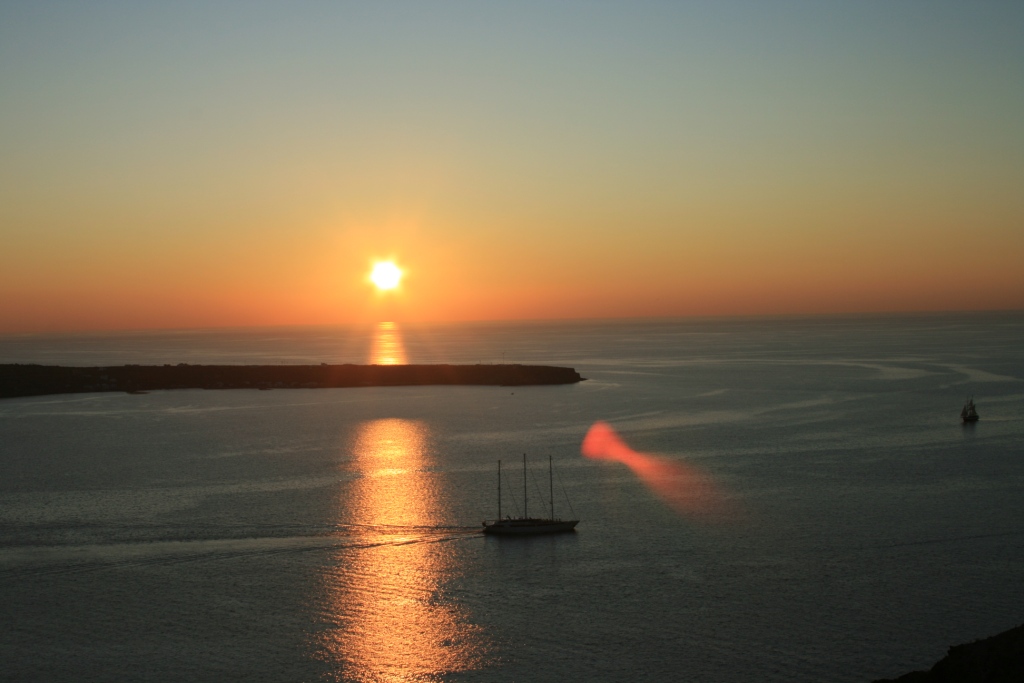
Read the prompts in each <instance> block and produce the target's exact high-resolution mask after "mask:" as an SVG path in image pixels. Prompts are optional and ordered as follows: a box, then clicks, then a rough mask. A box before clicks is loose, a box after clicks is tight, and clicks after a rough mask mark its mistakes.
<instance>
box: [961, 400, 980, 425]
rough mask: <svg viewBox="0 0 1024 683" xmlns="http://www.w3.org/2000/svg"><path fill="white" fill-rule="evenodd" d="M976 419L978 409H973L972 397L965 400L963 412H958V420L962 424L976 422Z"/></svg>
mask: <svg viewBox="0 0 1024 683" xmlns="http://www.w3.org/2000/svg"><path fill="white" fill-rule="evenodd" d="M978 418H979V416H978V409H977V408H975V407H974V397H973V396H971V397H970V398H968V399H967V403H964V407H963V410H961V411H960V419H962V420H963V421H964V422H977V421H978Z"/></svg>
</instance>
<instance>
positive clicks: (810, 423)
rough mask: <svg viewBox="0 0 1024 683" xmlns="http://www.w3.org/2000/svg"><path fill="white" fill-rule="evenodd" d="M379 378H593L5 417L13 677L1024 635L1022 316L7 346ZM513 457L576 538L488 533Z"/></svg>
mask: <svg viewBox="0 0 1024 683" xmlns="http://www.w3.org/2000/svg"><path fill="white" fill-rule="evenodd" d="M367 362H373V363H402V362H407V363H470V364H475V363H483V364H487V363H524V364H550V365H561V366H570V367H573V368H575V369H576V370H578V371H579V372H580V373H581V374H582V375H583V376H584V377H585V378H586V381H584V382H581V383H578V384H573V385H564V386H536V387H471V386H417V387H387V388H345V389H280V390H271V391H256V390H221V391H217V390H211V391H204V390H176V391H152V392H149V393H146V394H132V395H129V394H125V393H113V392H111V393H93V394H71V395H55V396H39V397H32V398H18V399H6V400H0V680H11V681H169V680H188V681H227V680H245V681H311V682H313V681H353V682H392V681H394V682H398V681H487V682H492V681H493V682H517V683H518V682H534V681H536V682H548V681H551V682H555V681H594V682H612V681H695V682H708V683H740V682H743V683H747V682H749V681H786V682H788V683H793V682H804V681H805V682H807V683H811V682H815V683H819V682H822V681H834V682H836V683H842V682H847V681H848V682H850V683H854V682H863V683H867V682H869V681H872V680H873V679H876V678H883V677H896V676H898V675H901V674H903V673H906V672H908V671H911V670H915V669H926V668H928V667H930V666H931V665H932V664H933V663H934V662H935V661H937V660H938V659H940V658H941V657H943V656H944V655H945V654H946V651H947V648H948V647H949V646H951V645H954V644H959V643H963V642H969V641H973V640H976V639H979V638H983V637H987V636H990V635H994V634H996V633H998V632H1001V631H1003V630H1006V629H1009V628H1011V627H1014V626H1016V625H1018V624H1020V623H1022V622H1024V313H1020V312H1004V313H971V314H919V315H890V316H844V317H806V318H733V319H726V318H719V319H671V320H620V321H615V320H612V321H565V322H551V321H547V322H529V323H523V322H516V323H461V324H447V325H440V324H438V325H425V324H419V325H413V324H402V323H381V324H378V325H367V326H363V327H309V328H297V327H290V328H268V329H234V330H199V331H150V332H135V333H103V334H100V333H94V334H65V335H47V336H44V335H14V336H11V335H8V336H5V337H0V363H40V364H62V365H81V366H105V365H124V364H130V363H137V364H164V363H171V364H177V363H192V364H278V363H281V364H300V363H301V364H311V363H312V364H317V363H367ZM971 396H973V397H974V400H975V402H976V404H977V407H978V411H979V413H980V415H981V419H980V421H979V422H977V423H976V424H973V425H971V424H968V425H965V424H962V422H961V420H960V410H961V407H962V406H963V405H964V402H965V400H966V399H967V398H968V397H971ZM596 422H604V423H607V424H608V425H609V426H610V427H611V428H612V429H614V430H615V432H616V433H617V434H618V435H619V437H620V438H621V439H622V440H623V442H625V443H626V444H627V445H628V446H629V447H630V448H631V449H633V450H635V451H637V452H639V453H642V454H645V455H646V456H648V457H651V458H655V459H657V460H658V461H659V462H665V461H669V462H672V463H675V464H677V465H679V466H684V467H685V468H687V471H689V472H697V473H699V474H700V477H701V481H703V482H705V483H706V484H707V485H708V486H713V487H714V491H715V494H716V496H717V499H718V500H720V501H725V502H726V503H727V505H719V506H717V507H716V509H715V510H713V511H712V510H700V509H694V508H693V507H691V508H689V509H681V508H679V507H678V506H673V505H670V504H669V503H668V502H667V501H666V499H665V498H664V497H663V496H662V495H660V494H659V491H658V490H656V489H654V488H649V487H648V485H647V483H649V482H646V483H645V481H644V480H643V479H641V478H638V476H637V474H636V472H635V471H634V470H631V469H630V468H628V467H626V466H625V465H623V464H622V463H620V462H616V461H612V460H594V459H591V458H587V457H584V456H583V455H581V448H580V446H581V442H582V440H583V438H584V436H585V435H586V434H587V432H588V429H590V427H591V426H592V425H593V424H594V423H596ZM524 455H525V462H526V465H525V469H524V465H523V462H524ZM549 458H550V460H551V463H552V471H553V475H552V477H551V478H550V479H549V469H548V462H549ZM499 460H500V461H501V462H502V482H503V484H502V486H503V488H502V505H503V514H506V515H512V516H516V515H519V514H522V513H523V506H524V505H528V506H529V514H531V515H535V514H544V515H547V514H550V511H551V509H552V508H553V510H554V514H555V516H557V517H563V518H573V519H579V520H580V521H579V525H578V526H577V530H576V532H575V533H570V534H559V535H551V536H541V537H531V538H500V537H492V536H485V535H483V534H482V533H480V531H481V522H482V521H483V520H484V519H488V518H493V517H495V516H496V515H497V514H498V513H497V504H498V501H497V497H498V483H497V468H498V461H499ZM680 485H683V483H682V482H681V483H680ZM524 489H525V492H524ZM524 493H525V500H524ZM552 493H553V498H554V499H553V500H552V498H551V495H552Z"/></svg>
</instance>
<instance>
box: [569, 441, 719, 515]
mask: <svg viewBox="0 0 1024 683" xmlns="http://www.w3.org/2000/svg"><path fill="white" fill-rule="evenodd" d="M580 452H582V453H583V455H584V456H586V457H588V458H593V459H595V460H612V461H615V462H619V463H622V464H623V465H625V466H626V467H628V468H629V469H631V470H632V471H633V474H635V475H636V476H637V478H638V479H639V480H640V481H641V482H643V484H644V485H645V486H647V488H649V489H650V490H651V491H652V492H653V493H654V494H655V495H656V496H658V497H659V498H660V499H661V500H662V501H664V502H665V504H666V505H668V506H669V507H670V508H672V509H673V510H675V511H676V512H678V513H680V514H685V515H691V516H697V517H701V518H703V519H710V518H719V519H720V518H722V517H723V516H724V515H725V513H726V511H727V508H728V507H729V506H728V505H727V504H726V500H725V498H724V497H723V495H722V493H721V492H719V490H718V488H717V487H716V486H715V485H714V483H713V482H712V481H711V479H710V478H709V477H708V476H706V475H704V474H702V473H701V472H700V471H698V470H697V469H696V468H694V467H692V466H689V465H686V464H683V463H681V462H678V461H675V460H669V459H667V458H662V457H659V456H656V455H651V454H649V453H640V452H638V451H634V450H633V449H632V448H630V447H629V446H628V445H627V444H626V442H625V441H623V440H622V438H621V437H620V436H619V435H618V434H617V433H616V432H615V430H614V429H612V428H611V426H610V425H608V423H606V422H601V421H597V422H595V423H594V424H593V425H591V427H590V429H589V430H588V431H587V435H586V436H585V437H584V438H583V443H582V444H581V446H580Z"/></svg>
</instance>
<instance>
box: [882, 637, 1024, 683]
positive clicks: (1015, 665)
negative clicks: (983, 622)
mask: <svg viewBox="0 0 1024 683" xmlns="http://www.w3.org/2000/svg"><path fill="white" fill-rule="evenodd" d="M1022 681H1024V624H1022V625H1020V626H1018V627H1016V628H1012V629H1010V630H1009V631H1004V632H1003V633H1000V634H999V635H997V636H992V637H991V638H985V639H984V640H976V641H974V642H973V643H967V644H966V645H955V646H953V647H951V648H949V653H948V654H947V655H946V656H945V657H943V658H942V659H941V660H939V662H938V663H937V664H936V665H935V666H933V667H932V668H931V669H929V670H928V671H912V672H911V673H908V674H904V675H903V676H900V677H899V678H884V679H880V680H877V681H875V683H1021V682H1022Z"/></svg>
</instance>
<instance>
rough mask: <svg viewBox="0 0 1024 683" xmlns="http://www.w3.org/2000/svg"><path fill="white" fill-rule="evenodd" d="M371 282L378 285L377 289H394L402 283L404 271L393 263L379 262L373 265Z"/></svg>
mask: <svg viewBox="0 0 1024 683" xmlns="http://www.w3.org/2000/svg"><path fill="white" fill-rule="evenodd" d="M370 280H371V281H372V282H373V284H375V285H377V289H380V290H388V289H394V288H395V287H397V286H398V283H399V282H401V281H402V269H401V268H399V267H398V266H396V265H395V264H394V262H392V261H378V262H377V263H375V264H373V271H372V272H371V273H370Z"/></svg>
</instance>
